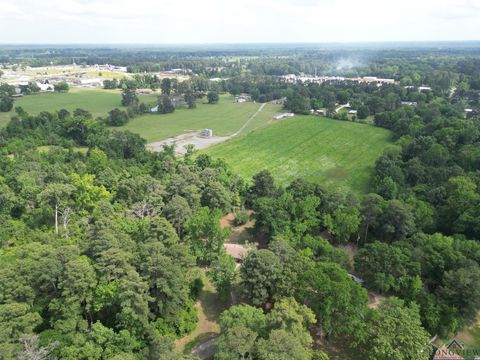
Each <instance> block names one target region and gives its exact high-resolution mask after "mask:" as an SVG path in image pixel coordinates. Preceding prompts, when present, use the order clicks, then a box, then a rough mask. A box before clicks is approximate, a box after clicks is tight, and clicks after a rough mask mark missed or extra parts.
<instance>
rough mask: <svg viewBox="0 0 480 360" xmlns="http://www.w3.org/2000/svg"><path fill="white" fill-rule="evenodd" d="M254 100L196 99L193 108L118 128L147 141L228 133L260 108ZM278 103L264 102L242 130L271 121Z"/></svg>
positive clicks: (138, 119)
mask: <svg viewBox="0 0 480 360" xmlns="http://www.w3.org/2000/svg"><path fill="white" fill-rule="evenodd" d="M260 105H261V104H258V103H253V102H245V103H241V104H239V103H235V102H234V101H233V97H231V96H221V97H220V101H219V103H218V104H206V103H203V102H202V100H200V101H198V102H197V108H196V109H186V108H178V109H176V110H175V112H174V113H171V114H145V115H142V116H139V117H136V118H134V119H131V120H130V121H129V122H128V123H127V124H126V125H124V126H122V127H119V128H117V129H119V130H130V131H131V132H134V133H137V134H139V135H140V136H142V137H143V138H145V139H146V140H147V142H153V141H159V140H164V139H167V138H170V137H173V136H177V135H181V134H185V133H191V132H193V131H197V130H201V129H204V128H209V129H212V130H213V135H214V136H227V135H230V134H232V133H234V132H236V131H237V130H239V129H240V128H241V127H242V125H244V124H245V122H246V121H247V120H248V119H249V118H250V117H251V116H252V115H253V114H254V113H255V112H256V111H257V110H258V109H259V108H260ZM279 109H280V106H279V105H273V104H267V105H266V106H265V108H264V109H263V110H262V111H261V112H259V113H258V114H257V116H256V117H255V118H254V119H252V121H250V122H249V124H248V126H246V128H245V129H244V130H243V132H244V133H245V132H247V131H250V130H252V129H256V128H259V127H262V126H264V125H266V124H268V122H270V121H271V119H272V116H273V114H274V113H276V112H277V111H279Z"/></svg>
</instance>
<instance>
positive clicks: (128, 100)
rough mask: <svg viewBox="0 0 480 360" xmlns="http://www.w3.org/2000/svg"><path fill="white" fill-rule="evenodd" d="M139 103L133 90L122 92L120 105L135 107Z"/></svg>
mask: <svg viewBox="0 0 480 360" xmlns="http://www.w3.org/2000/svg"><path fill="white" fill-rule="evenodd" d="M138 103H139V100H138V97H137V94H136V93H135V90H134V89H125V90H123V91H122V105H123V106H133V107H137V106H138Z"/></svg>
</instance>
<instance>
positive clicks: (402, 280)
mask: <svg viewBox="0 0 480 360" xmlns="http://www.w3.org/2000/svg"><path fill="white" fill-rule="evenodd" d="M355 270H356V271H357V272H358V274H359V276H361V277H362V278H363V279H364V280H365V282H366V284H367V286H368V287H369V288H372V289H373V290H375V291H380V292H383V293H385V292H388V291H390V290H393V291H395V292H396V293H397V294H398V293H400V294H402V295H404V296H405V295H407V293H409V292H410V290H411V289H410V288H411V286H412V285H413V284H414V283H415V282H416V281H417V280H419V276H420V264H419V263H418V262H414V261H413V254H412V251H411V250H410V249H408V248H406V247H400V246H392V245H388V244H385V243H380V242H374V243H370V244H367V245H365V246H364V247H363V248H362V249H360V250H359V252H358V253H357V254H356V255H355ZM421 285H422V284H421V281H420V287H421ZM419 290H420V289H419V288H417V289H416V291H417V292H418V291H419ZM408 295H410V298H412V297H411V294H408ZM413 295H415V294H413Z"/></svg>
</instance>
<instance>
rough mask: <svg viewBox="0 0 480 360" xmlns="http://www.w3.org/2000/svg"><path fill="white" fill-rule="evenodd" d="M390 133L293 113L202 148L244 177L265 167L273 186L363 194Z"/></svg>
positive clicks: (345, 122)
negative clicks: (297, 182) (307, 185)
mask: <svg viewBox="0 0 480 360" xmlns="http://www.w3.org/2000/svg"><path fill="white" fill-rule="evenodd" d="M389 144H391V141H390V132H389V131H388V130H385V129H380V128H376V127H373V126H370V125H364V124H358V123H352V122H347V121H339V120H332V119H328V118H323V117H316V116H295V117H293V118H290V119H288V120H283V121H280V122H278V123H275V124H273V125H271V126H267V127H263V128H259V129H257V130H254V131H252V132H249V133H247V134H244V135H241V136H239V137H237V138H234V139H232V140H229V141H226V142H224V143H222V144H218V145H215V146H213V147H211V148H209V149H206V150H204V152H206V153H207V154H210V155H211V156H213V157H214V158H223V159H225V161H226V162H227V163H228V164H229V165H230V166H231V167H232V168H233V170H234V171H235V172H237V173H238V174H240V175H242V176H243V177H245V178H246V179H250V178H251V177H252V176H253V175H254V174H256V173H257V172H259V171H261V170H264V169H268V170H270V171H271V173H272V174H273V176H274V177H275V178H276V180H277V181H278V183H279V184H282V185H285V184H287V183H288V182H290V181H292V180H293V179H295V178H303V179H305V180H308V181H312V182H316V183H320V184H324V185H326V186H328V187H331V188H336V189H341V190H352V191H354V192H357V193H366V192H367V191H368V190H369V182H370V177H371V174H372V170H373V167H374V165H375V161H376V159H377V158H378V157H379V155H380V154H381V153H382V151H383V149H384V148H385V147H387V146H389Z"/></svg>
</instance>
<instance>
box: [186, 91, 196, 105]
mask: <svg viewBox="0 0 480 360" xmlns="http://www.w3.org/2000/svg"><path fill="white" fill-rule="evenodd" d="M183 97H184V99H185V101H186V102H187V104H188V108H189V109H195V108H196V107H197V103H196V101H195V94H194V93H193V91H191V90H188V91H187V92H186V93H185V95H184V96H183Z"/></svg>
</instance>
